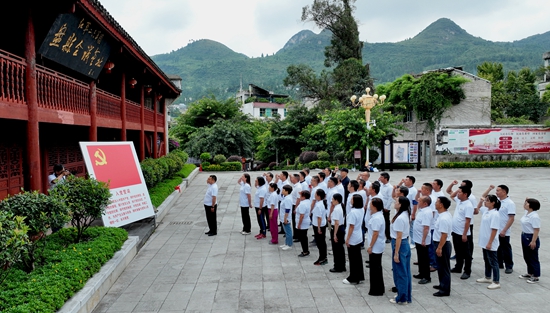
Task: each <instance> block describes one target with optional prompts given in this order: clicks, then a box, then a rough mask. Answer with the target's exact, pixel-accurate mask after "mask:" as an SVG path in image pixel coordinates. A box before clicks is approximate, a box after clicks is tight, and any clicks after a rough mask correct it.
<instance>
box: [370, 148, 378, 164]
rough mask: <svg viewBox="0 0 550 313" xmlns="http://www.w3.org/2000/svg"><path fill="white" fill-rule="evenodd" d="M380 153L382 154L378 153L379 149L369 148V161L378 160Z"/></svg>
mask: <svg viewBox="0 0 550 313" xmlns="http://www.w3.org/2000/svg"><path fill="white" fill-rule="evenodd" d="M379 155H380V153H378V151H376V150H370V149H369V162H371V163H372V162H374V161H376V159H378V156H379Z"/></svg>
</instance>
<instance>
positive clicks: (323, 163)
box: [307, 161, 330, 169]
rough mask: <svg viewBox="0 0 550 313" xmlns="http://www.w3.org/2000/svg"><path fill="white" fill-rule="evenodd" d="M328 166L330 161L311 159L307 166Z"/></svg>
mask: <svg viewBox="0 0 550 313" xmlns="http://www.w3.org/2000/svg"><path fill="white" fill-rule="evenodd" d="M329 166H330V162H329V161H313V162H309V163H308V165H307V167H309V168H310V169H314V168H320V169H323V168H325V167H329Z"/></svg>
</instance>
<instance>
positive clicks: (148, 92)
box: [145, 86, 153, 94]
mask: <svg viewBox="0 0 550 313" xmlns="http://www.w3.org/2000/svg"><path fill="white" fill-rule="evenodd" d="M151 90H153V88H152V87H151V86H147V87H146V88H145V91H147V94H150V93H151Z"/></svg>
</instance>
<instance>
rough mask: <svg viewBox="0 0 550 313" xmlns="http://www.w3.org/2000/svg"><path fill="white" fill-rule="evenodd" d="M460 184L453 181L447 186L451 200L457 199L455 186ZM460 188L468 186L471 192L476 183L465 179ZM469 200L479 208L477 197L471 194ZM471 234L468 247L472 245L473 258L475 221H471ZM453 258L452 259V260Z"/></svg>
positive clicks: (473, 205)
mask: <svg viewBox="0 0 550 313" xmlns="http://www.w3.org/2000/svg"><path fill="white" fill-rule="evenodd" d="M456 184H458V181H456V180H454V181H452V182H451V183H450V184H449V186H447V190H446V191H447V193H448V194H449V195H450V196H451V199H454V198H455V197H456V193H457V192H458V191H454V192H453V186H454V185H456ZM460 186H466V187H468V188H470V191H471V190H472V189H473V188H474V183H472V181H471V180H468V179H465V180H463V181H462V182H461V183H460ZM468 200H470V203H471V204H472V207H474V208H476V207H477V200H476V197H475V196H474V195H473V194H470V196H469V197H468ZM470 234H471V236H470V237H468V245H470V256H471V257H472V258H473V254H474V219H472V220H471V221H470ZM452 259H453V258H451V260H452Z"/></svg>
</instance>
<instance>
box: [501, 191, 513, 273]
mask: <svg viewBox="0 0 550 313" xmlns="http://www.w3.org/2000/svg"><path fill="white" fill-rule="evenodd" d="M509 191H510V189H509V188H508V186H506V185H498V186H497V189H496V195H497V197H498V199H499V200H500V209H499V210H498V213H499V214H500V228H499V229H498V240H499V246H498V252H497V254H498V265H499V267H500V268H504V269H505V270H504V273H506V274H512V272H513V271H514V270H513V268H514V258H513V253H512V245H510V233H511V229H512V224H514V219H515V217H516V204H515V203H514V201H512V199H510V197H509V196H508V192H509Z"/></svg>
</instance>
